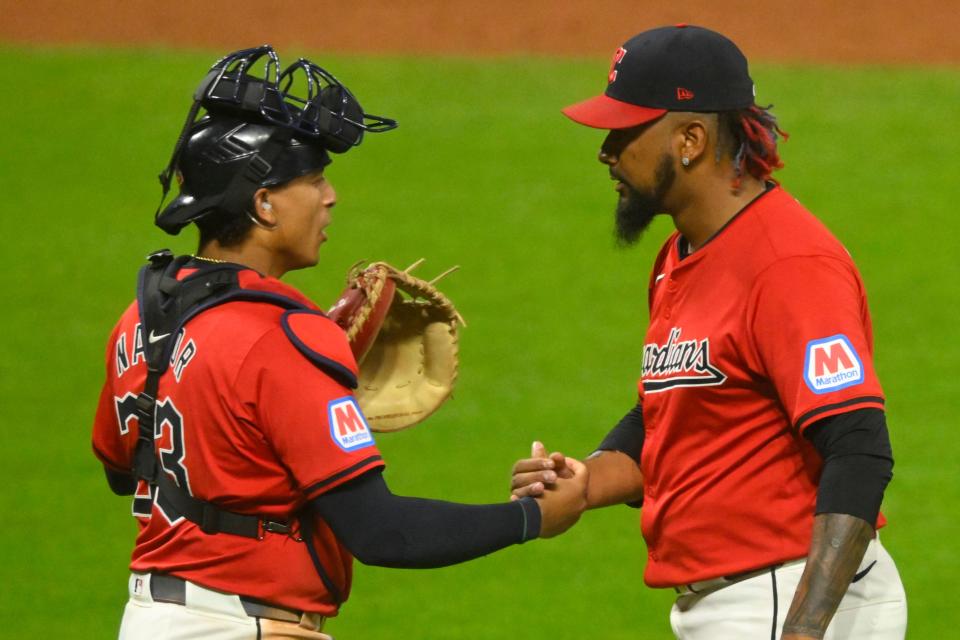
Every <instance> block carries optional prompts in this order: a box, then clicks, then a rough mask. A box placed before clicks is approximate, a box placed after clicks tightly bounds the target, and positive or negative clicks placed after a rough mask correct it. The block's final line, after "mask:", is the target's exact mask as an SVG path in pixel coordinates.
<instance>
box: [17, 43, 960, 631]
mask: <svg viewBox="0 0 960 640" xmlns="http://www.w3.org/2000/svg"><path fill="white" fill-rule="evenodd" d="M0 51H2V53H3V54H4V57H5V59H6V60H7V61H8V64H7V67H6V69H5V74H4V76H5V77H4V84H5V89H4V91H3V95H4V98H3V100H2V101H0V121H2V122H3V123H4V129H5V133H4V136H3V153H2V158H3V159H2V169H0V194H2V195H0V198H2V202H3V205H2V209H3V225H4V230H5V232H6V233H7V234H9V236H10V237H9V238H8V240H7V241H6V247H5V250H4V254H3V258H2V259H3V262H4V263H5V264H7V265H8V268H9V271H8V272H7V274H8V275H7V278H6V284H5V285H4V291H5V302H4V306H5V309H4V311H3V313H2V316H0V317H2V329H3V340H2V342H0V415H2V425H3V426H2V429H3V447H2V453H0V456H2V457H0V462H2V464H3V468H4V469H6V475H5V477H6V478H7V480H6V482H5V483H4V484H5V486H4V488H3V490H2V492H0V496H2V509H0V513H2V514H3V516H4V519H3V522H2V524H0V553H2V554H3V559H4V560H3V562H2V569H0V572H2V575H0V620H2V623H0V636H2V637H10V638H14V637H70V638H78V639H84V638H105V637H111V636H115V634H116V630H117V628H118V624H119V619H120V615H121V611H122V607H123V604H124V602H125V599H126V575H127V570H126V562H127V560H128V557H129V553H130V550H131V547H132V541H133V535H134V528H135V527H134V522H133V519H132V518H131V517H130V515H129V501H128V500H127V499H126V498H118V497H115V496H113V495H112V494H111V493H110V492H109V490H108V489H107V486H106V484H105V482H104V481H103V477H102V472H101V470H100V468H99V464H98V463H97V462H96V460H95V459H94V457H93V455H92V454H91V452H90V446H89V430H90V423H91V418H92V414H93V410H94V406H95V402H96V397H97V393H98V390H99V386H100V384H101V380H102V375H103V373H102V370H103V364H102V359H103V350H104V341H105V339H106V336H107V334H108V332H109V331H110V328H111V326H112V324H113V322H114V321H115V319H116V317H117V316H118V314H119V313H120V312H121V310H122V309H123V308H124V307H125V306H126V305H127V304H128V302H129V300H130V299H131V297H132V295H133V286H134V278H135V272H136V269H137V268H138V266H139V265H140V264H141V262H142V259H143V257H144V255H145V254H146V253H148V252H149V251H151V250H153V249H156V248H160V247H164V246H171V247H172V248H174V249H176V250H178V251H181V252H186V251H191V250H193V248H194V246H193V243H194V242H195V239H194V236H193V235H192V233H190V232H185V233H184V237H181V238H172V239H171V238H168V237H166V236H164V235H163V234H162V232H160V231H159V230H158V229H156V228H155V227H153V225H152V215H153V211H154V208H155V207H156V204H157V200H158V198H159V187H158V184H157V181H156V174H157V173H158V172H159V171H160V169H161V168H162V167H163V166H164V165H165V164H166V162H167V159H168V157H169V154H170V151H171V146H172V143H173V140H174V137H175V136H176V134H177V133H178V131H179V127H180V125H181V123H182V119H183V116H184V114H185V112H186V109H187V107H188V101H189V95H190V94H191V93H192V91H193V89H194V87H195V84H196V83H197V82H198V81H199V79H200V76H201V75H202V72H203V70H204V69H205V67H206V66H207V65H209V64H210V63H211V62H212V60H213V59H214V58H215V57H216V54H211V53H209V52H207V53H184V52H176V53H171V52H159V51H148V52H141V51H126V50H115V51H100V50H75V49H70V50H52V51H37V50H27V49H19V48H5V49H0ZM316 59H319V60H321V61H323V62H325V63H328V64H329V67H330V68H331V69H332V70H334V72H335V73H336V74H337V75H338V76H339V77H340V78H341V79H342V80H344V82H345V83H346V84H347V85H348V86H349V87H350V88H351V89H352V90H353V91H354V92H355V93H356V94H357V95H358V96H360V98H361V101H362V102H363V104H364V106H365V107H367V108H368V109H369V110H370V111H372V112H374V113H382V114H386V115H389V116H393V117H396V118H397V119H398V120H400V122H401V126H400V128H399V129H398V130H397V131H394V132H391V133H388V134H384V135H382V136H370V137H369V138H368V139H367V140H366V141H365V143H364V145H363V146H362V147H360V148H359V149H357V150H354V151H352V152H351V153H350V154H348V155H347V156H346V157H343V158H338V159H337V160H336V161H335V162H334V164H333V165H332V166H331V168H330V169H329V173H328V175H329V176H330V178H331V180H332V181H333V183H334V185H335V186H336V187H337V189H338V193H339V200H340V202H339V204H338V206H337V208H336V210H335V211H334V225H333V227H332V228H331V233H330V235H331V242H330V243H328V244H327V245H325V247H324V249H323V253H322V257H321V264H320V266H319V267H318V268H316V269H314V270H312V271H309V272H303V273H296V274H292V276H291V277H290V281H292V282H293V283H294V284H296V285H298V286H300V287H302V288H303V289H304V290H305V291H306V292H307V293H309V294H311V295H312V296H314V297H315V298H316V299H317V300H319V301H321V302H322V303H326V302H329V301H332V300H333V298H334V297H335V295H336V294H337V292H339V289H340V287H341V284H342V278H343V274H344V273H345V271H346V269H347V267H348V266H349V265H350V264H352V263H353V262H354V261H356V260H359V259H361V258H367V259H387V260H390V261H392V262H394V263H397V264H401V265H404V266H405V264H406V263H410V262H413V261H414V260H415V259H416V258H419V257H426V258H427V260H428V261H427V263H426V265H425V266H424V267H423V268H422V269H423V271H424V273H427V274H430V273H438V272H439V271H440V270H442V269H444V268H446V267H447V266H449V265H451V264H460V265H461V271H460V272H459V273H457V274H456V275H455V276H453V277H451V278H449V279H448V280H447V281H446V283H445V286H446V288H447V289H448V291H449V293H450V295H451V297H452V298H453V299H454V300H455V301H456V302H457V303H458V304H459V305H460V308H461V310H462V312H463V315H464V316H465V317H466V319H467V321H468V322H469V328H468V329H466V330H465V332H464V334H463V338H462V354H461V356H462V363H463V367H462V373H461V378H460V383H459V387H458V389H457V394H456V398H455V400H454V401H453V402H450V403H449V404H448V405H447V406H445V407H444V408H443V409H442V410H441V411H440V412H439V413H438V414H437V415H436V416H435V417H434V418H433V419H431V420H430V421H429V422H428V423H427V424H424V425H422V426H420V427H419V428H417V429H415V430H413V431H409V432H402V433H398V434H393V435H383V436H380V437H379V439H378V442H379V445H380V448H381V449H382V451H383V452H384V455H385V457H386V459H387V461H388V463H389V467H388V472H387V479H388V481H389V482H390V484H391V486H392V487H393V489H394V490H395V491H396V492H398V493H406V494H408V495H423V496H429V497H437V498H444V499H450V500H459V501H466V502H492V501H499V500H502V499H504V498H505V497H506V495H507V479H508V472H509V468H510V465H511V464H512V462H513V460H514V459H516V458H517V457H520V456H523V455H524V454H525V453H526V452H527V451H528V448H529V444H530V441H531V440H532V439H534V438H541V439H543V440H545V442H546V443H547V445H548V446H549V447H552V448H559V449H562V450H563V451H565V452H567V453H569V454H571V455H584V454H585V453H587V452H589V451H590V450H591V447H592V446H593V445H594V444H596V442H597V441H598V440H599V438H600V437H601V436H602V435H603V434H604V433H605V432H606V430H607V429H608V428H609V427H611V426H612V425H613V424H614V422H615V421H616V420H617V419H618V418H619V417H620V416H621V415H622V413H623V412H624V411H625V410H626V409H627V408H629V406H630V405H631V403H632V402H633V400H634V398H635V386H634V384H635V379H636V376H637V375H638V372H639V361H640V352H641V344H642V338H643V333H644V327H645V323H646V310H645V287H646V278H647V270H648V268H649V266H650V263H651V260H652V257H653V255H654V254H655V252H656V250H657V248H658V246H659V244H660V242H661V240H662V238H663V237H664V236H665V235H666V234H667V233H668V231H669V229H670V225H669V220H660V221H658V223H657V224H655V225H654V227H653V228H652V229H651V231H650V232H649V233H648V235H647V236H646V238H645V239H644V240H643V241H642V243H641V245H640V246H638V247H637V248H636V249H633V250H629V251H621V250H617V249H615V247H614V244H613V239H612V232H611V230H612V209H613V205H614V200H615V193H614V191H613V189H612V186H611V183H610V181H609V180H608V179H607V175H606V170H605V169H604V168H602V167H601V166H600V165H599V164H598V163H597V162H596V159H595V158H596V151H597V148H598V145H599V143H600V141H601V139H602V133H601V132H597V131H592V130H588V129H585V128H581V127H577V126H574V125H573V124H571V123H569V122H567V121H566V120H565V119H564V118H563V117H562V116H561V115H560V114H559V112H558V109H559V108H560V107H561V106H563V105H565V104H568V103H570V102H573V101H575V100H578V99H580V98H582V97H586V96H587V95H590V94H592V93H593V92H594V91H597V90H600V89H601V88H602V86H603V79H604V76H605V72H606V62H605V61H604V60H546V59H533V60H531V59H526V58H525V59H523V60H520V59H498V60H488V61H466V60H446V59H416V60H415V59H369V58H347V57H343V56H338V57H329V56H319V55H318V56H316ZM754 76H755V78H756V80H757V85H758V92H759V99H760V100H761V101H764V102H773V103H774V104H775V105H776V112H777V113H778V114H779V116H780V118H781V123H782V125H783V127H784V128H785V129H786V130H787V131H789V132H790V133H791V134H792V137H791V139H790V141H789V142H788V143H786V144H785V145H784V146H783V155H784V157H785V160H786V162H787V164H788V167H787V169H786V170H784V171H783V172H781V173H780V174H779V177H780V179H781V180H782V182H783V183H784V185H785V186H786V187H787V188H788V189H790V190H791V191H792V192H793V193H794V194H795V195H796V196H797V197H799V198H800V200H801V201H802V202H804V203H805V204H806V205H807V206H808V207H809V208H811V209H812V210H813V211H814V212H815V213H817V214H818V215H819V216H820V217H821V218H822V219H823V220H824V221H825V222H826V223H827V224H828V225H829V226H830V227H831V228H832V229H833V230H834V232H835V233H836V234H837V235H838V236H839V237H840V238H841V239H842V240H843V242H844V243H845V244H846V246H847V247H848V248H849V250H850V252H851V253H852V254H853V256H854V257H855V259H856V260H857V262H858V264H859V266H860V268H861V271H862V273H863V276H864V279H865V281H866V283H867V287H868V290H869V293H870V297H871V304H872V310H873V318H874V326H875V334H876V362H877V367H878V369H879V372H880V375H881V379H882V380H883V382H884V386H885V390H886V393H887V397H888V405H887V406H888V418H889V424H890V428H891V432H892V438H893V444H894V451H895V456H896V459H897V464H896V469H895V479H894V481H893V483H892V484H891V486H890V488H889V489H888V492H887V500H886V502H885V507H884V510H885V512H886V514H887V516H888V518H889V520H890V525H889V526H888V527H887V529H886V530H885V531H884V534H883V537H884V542H885V544H886V545H887V547H888V548H889V549H890V550H891V552H892V553H893V555H894V557H895V558H896V560H897V562H898V564H899V566H900V570H901V573H902V575H903V579H904V581H905V583H906V587H907V590H908V596H909V599H910V633H909V636H910V637H911V638H918V639H919V638H923V639H926V638H946V637H951V636H953V635H954V634H955V633H956V629H957V627H958V626H960V617H958V614H957V613H956V612H955V610H953V609H952V608H951V607H949V605H945V603H944V601H943V597H944V595H945V594H946V593H949V592H948V589H949V588H950V586H951V585H952V580H953V578H954V577H956V576H957V575H958V574H960V560H958V544H957V533H958V524H957V517H956V515H955V513H956V505H957V504H958V503H960V480H958V475H957V468H958V465H957V459H958V457H960V446H958V442H960V435H958V434H957V431H956V429H957V424H958V421H957V419H956V411H957V404H958V403H957V399H958V387H957V374H956V369H957V366H958V363H960V331H958V328H957V324H958V311H960V308H958V299H960V293H958V291H960V261H958V260H957V257H956V256H957V251H956V249H955V247H954V244H955V242H956V238H957V237H958V235H960V218H958V215H957V211H956V207H957V203H958V202H960V186H958V176H960V154H958V153H957V151H956V150H957V148H958V146H960V128H958V126H957V125H958V123H960V119H958V116H957V105H958V104H960V71H957V70H930V69H892V68H824V67H800V66H763V65H756V66H755V69H754ZM644 558H645V550H644V546H643V543H642V540H641V539H640V536H639V530H638V520H637V513H636V512H635V511H633V510H631V509H628V508H625V507H624V508H614V509H607V510H605V511H602V512H596V513H589V514H587V515H586V516H585V517H584V518H583V520H582V521H581V523H580V524H579V525H578V526H577V527H576V528H574V529H573V530H572V531H571V532H570V533H568V534H567V535H565V536H563V537H561V538H558V539H555V540H550V541H537V542H534V543H532V544H528V545H525V546H524V547H522V548H520V547H516V548H512V549H509V550H507V551H505V552H502V553H499V554H495V555H493V556H490V557H487V558H484V559H481V560H479V561H476V562H473V563H470V564H467V565H463V566H459V567H454V568H447V569H440V570H429V571H398V570H386V569H378V568H369V567H364V566H359V565H358V566H357V567H356V575H355V589H354V592H353V596H352V597H351V599H350V601H349V603H348V604H347V605H346V606H345V608H344V609H343V611H342V615H341V616H340V617H339V618H338V619H335V620H333V621H332V622H331V624H330V625H329V627H328V629H329V631H330V632H331V633H333V634H334V635H336V636H337V637H338V638H341V639H342V640H351V639H352V640H357V639H361V638H362V639H363V640H387V639H392V638H395V637H397V636H398V635H399V636H403V637H415V638H431V639H433V638H436V639H454V638H457V639H459V638H493V639H506V638H514V637H524V638H526V639H528V640H537V639H544V640H546V639H548V638H555V637H558V636H566V635H577V636H584V637H594V638H624V639H626V638H650V639H666V638H670V637H672V636H671V634H670V630H669V624H668V621H667V609H668V607H669V605H670V602H671V600H672V598H671V595H670V594H669V593H666V592H662V591H654V590H651V589H648V588H646V587H645V586H644V585H643V583H642V572H643V566H644ZM52 629H56V632H54V631H52Z"/></svg>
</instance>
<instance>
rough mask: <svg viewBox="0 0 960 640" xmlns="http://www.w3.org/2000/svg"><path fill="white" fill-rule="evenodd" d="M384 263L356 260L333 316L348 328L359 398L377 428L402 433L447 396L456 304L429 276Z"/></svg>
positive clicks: (453, 363) (452, 373) (453, 369)
mask: <svg viewBox="0 0 960 640" xmlns="http://www.w3.org/2000/svg"><path fill="white" fill-rule="evenodd" d="M421 262H423V261H422V260H420V261H418V262H416V263H415V264H413V265H411V266H410V267H408V268H407V269H404V270H399V269H396V268H394V267H392V266H390V265H389V264H387V263H385V262H375V263H373V264H371V265H370V266H368V267H366V268H365V269H364V268H362V267H361V264H357V265H354V267H353V268H352V269H351V271H350V274H349V275H348V277H347V288H346V289H345V290H344V291H343V293H342V294H341V296H340V298H339V300H337V302H336V303H334V305H333V307H332V308H331V309H330V312H329V314H328V315H329V317H330V319H331V320H333V321H334V322H336V323H337V324H338V325H340V327H341V328H342V329H343V330H344V331H345V332H346V334H347V338H348V339H349V340H350V345H351V348H352V350H353V354H354V357H355V358H356V360H357V362H358V363H359V365H360V373H359V386H358V387H357V390H356V396H357V399H358V400H359V402H360V406H361V407H362V408H363V412H364V415H365V416H366V418H367V423H368V424H369V425H370V428H371V429H372V430H374V431H379V432H384V431H397V430H399V429H405V428H407V427H412V426H413V425H415V424H418V423H420V422H422V421H423V420H425V419H426V418H427V417H429V416H430V415H431V414H432V413H433V412H434V411H436V410H437V409H438V408H440V405H442V404H443V403H444V402H446V401H447V399H449V398H450V396H451V394H452V392H453V387H454V384H455V382H456V379H457V368H458V365H459V355H458V353H459V350H458V340H459V335H458V334H459V327H460V326H461V325H463V326H466V325H465V323H464V321H463V318H462V317H461V316H460V314H459V313H458V312H457V309H456V307H455V306H454V305H453V303H452V302H451V301H450V299H449V298H447V297H446V296H445V295H444V294H443V293H441V292H440V291H439V290H438V289H437V288H436V286H434V285H435V284H436V282H437V281H439V280H440V279H441V278H443V277H444V276H446V275H447V274H449V273H451V272H452V271H454V270H455V269H456V267H454V268H453V269H450V270H448V271H446V272H444V273H442V274H440V275H439V276H437V277H436V278H434V279H433V280H431V281H426V280H422V279H420V278H417V277H416V276H414V275H412V274H411V273H410V272H411V271H412V270H413V269H414V268H416V267H417V266H418V265H419V264H420V263H421Z"/></svg>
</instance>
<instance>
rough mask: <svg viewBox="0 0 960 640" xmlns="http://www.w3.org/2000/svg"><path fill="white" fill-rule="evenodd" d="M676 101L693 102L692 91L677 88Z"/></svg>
mask: <svg viewBox="0 0 960 640" xmlns="http://www.w3.org/2000/svg"><path fill="white" fill-rule="evenodd" d="M677 100H693V91H690V89H684V88H683V87H677Z"/></svg>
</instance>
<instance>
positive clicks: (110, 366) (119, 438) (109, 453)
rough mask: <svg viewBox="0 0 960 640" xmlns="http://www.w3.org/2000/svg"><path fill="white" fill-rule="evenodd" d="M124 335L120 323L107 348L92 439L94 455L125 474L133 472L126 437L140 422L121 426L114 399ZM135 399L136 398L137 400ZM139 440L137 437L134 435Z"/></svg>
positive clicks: (126, 423)
mask: <svg viewBox="0 0 960 640" xmlns="http://www.w3.org/2000/svg"><path fill="white" fill-rule="evenodd" d="M119 332H120V323H118V324H117V325H116V326H115V327H114V329H113V331H112V332H111V333H110V338H109V339H108V340H107V349H106V356H105V360H106V370H105V376H104V382H103V387H102V388H101V390H100V399H99V401H98V402H97V411H96V414H94V418H93V434H92V437H91V440H92V445H93V453H94V455H95V456H96V457H97V458H98V459H99V460H100V462H102V463H103V465H104V466H106V467H108V468H110V469H112V470H114V471H121V472H125V473H126V472H129V471H130V463H131V460H130V456H129V453H128V449H129V446H128V444H127V441H126V438H125V435H126V433H128V432H129V430H130V428H133V429H136V421H132V422H133V425H132V427H131V425H130V421H127V422H125V423H124V424H120V418H119V412H118V411H117V401H116V399H115V396H114V386H115V381H116V365H115V357H114V351H115V349H116V344H117V340H118V335H119ZM134 400H135V398H134ZM133 437H134V438H136V434H134V436H133Z"/></svg>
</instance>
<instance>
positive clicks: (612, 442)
mask: <svg viewBox="0 0 960 640" xmlns="http://www.w3.org/2000/svg"><path fill="white" fill-rule="evenodd" d="M645 435H646V431H645V429H644V427H643V405H642V404H638V405H637V406H635V407H634V408H632V409H631V410H630V411H629V412H628V413H627V415H625V416H623V418H621V419H620V422H618V423H617V426H615V427H614V428H613V429H612V430H611V431H610V433H608V434H607V435H606V437H604V439H603V440H602V441H601V442H600V444H599V445H597V451H621V452H623V453H625V454H627V455H628V456H630V457H631V458H633V459H634V460H636V461H637V462H640V452H641V451H643V439H644V436H645Z"/></svg>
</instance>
